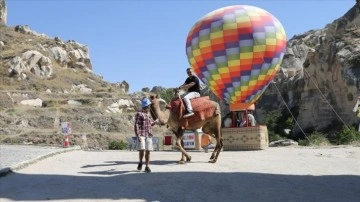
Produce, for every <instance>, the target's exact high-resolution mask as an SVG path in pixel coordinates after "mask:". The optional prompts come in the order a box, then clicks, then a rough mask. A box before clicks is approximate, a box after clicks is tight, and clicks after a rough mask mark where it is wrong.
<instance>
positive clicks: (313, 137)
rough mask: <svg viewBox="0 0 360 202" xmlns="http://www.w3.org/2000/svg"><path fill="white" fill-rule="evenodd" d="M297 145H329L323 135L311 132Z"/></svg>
mask: <svg viewBox="0 0 360 202" xmlns="http://www.w3.org/2000/svg"><path fill="white" fill-rule="evenodd" d="M299 145H302V146H328V145H331V144H330V142H329V140H328V139H327V138H326V137H325V135H324V134H323V133H320V132H317V131H315V132H313V133H311V134H310V136H309V137H307V138H306V139H302V140H299Z"/></svg>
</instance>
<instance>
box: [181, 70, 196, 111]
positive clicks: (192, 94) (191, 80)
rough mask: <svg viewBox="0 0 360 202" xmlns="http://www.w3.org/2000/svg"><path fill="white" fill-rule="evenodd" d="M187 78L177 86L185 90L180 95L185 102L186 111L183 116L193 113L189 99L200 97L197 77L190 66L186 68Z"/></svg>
mask: <svg viewBox="0 0 360 202" xmlns="http://www.w3.org/2000/svg"><path fill="white" fill-rule="evenodd" d="M186 73H187V74H188V78H187V79H186V80H185V83H184V84H182V85H181V86H179V87H178V89H184V90H187V92H186V93H185V94H183V95H182V96H181V97H182V99H183V100H184V102H185V106H186V110H187V113H186V114H185V115H184V118H186V117H189V116H192V115H194V112H193V109H192V106H191V102H190V99H193V98H197V97H200V81H199V78H197V77H196V76H195V75H194V74H193V72H192V70H191V68H187V69H186Z"/></svg>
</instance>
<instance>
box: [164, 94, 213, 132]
mask: <svg viewBox="0 0 360 202" xmlns="http://www.w3.org/2000/svg"><path fill="white" fill-rule="evenodd" d="M190 102H191V106H192V108H193V112H194V115H192V116H190V117H187V118H183V116H184V115H185V114H186V108H185V103H184V102H183V101H182V99H180V98H174V99H172V100H171V101H170V103H169V104H168V105H167V106H166V108H167V109H170V110H171V112H172V113H174V114H176V115H178V118H179V125H180V126H181V127H183V128H186V127H187V126H188V125H189V123H196V122H199V121H202V120H205V119H206V118H210V117H213V116H214V115H217V112H216V108H215V107H214V106H213V105H211V101H210V99H209V96H203V97H198V98H193V99H190Z"/></svg>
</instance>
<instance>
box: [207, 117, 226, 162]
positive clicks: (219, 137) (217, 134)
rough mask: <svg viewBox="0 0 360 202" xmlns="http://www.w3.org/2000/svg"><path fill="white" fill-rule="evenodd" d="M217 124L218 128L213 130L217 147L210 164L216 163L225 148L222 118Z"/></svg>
mask: <svg viewBox="0 0 360 202" xmlns="http://www.w3.org/2000/svg"><path fill="white" fill-rule="evenodd" d="M219 118H220V117H219ZM215 124H216V127H215V128H213V129H214V134H215V138H216V147H215V149H214V152H213V153H212V155H211V157H210V161H209V163H216V161H217V158H218V157H219V154H220V152H221V149H222V147H223V143H222V135H221V118H220V120H218V121H217V123H215Z"/></svg>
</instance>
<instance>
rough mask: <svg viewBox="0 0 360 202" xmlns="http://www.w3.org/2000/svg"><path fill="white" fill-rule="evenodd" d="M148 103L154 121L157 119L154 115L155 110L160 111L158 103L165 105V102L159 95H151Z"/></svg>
mask: <svg viewBox="0 0 360 202" xmlns="http://www.w3.org/2000/svg"><path fill="white" fill-rule="evenodd" d="M149 99H150V101H151V105H150V114H151V117H152V118H153V119H154V120H156V119H158V118H159V117H158V115H157V114H156V111H157V110H160V102H163V103H164V104H166V101H165V100H164V99H162V98H160V97H159V95H151V96H150V98H149Z"/></svg>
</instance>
